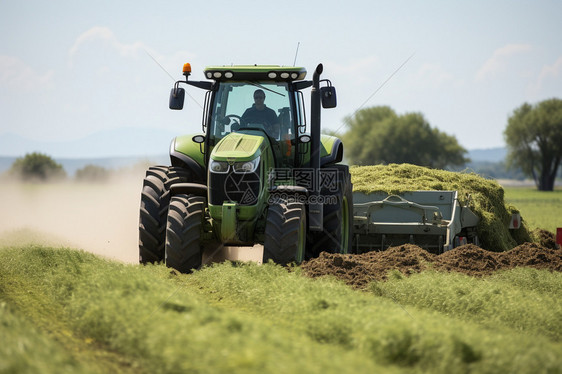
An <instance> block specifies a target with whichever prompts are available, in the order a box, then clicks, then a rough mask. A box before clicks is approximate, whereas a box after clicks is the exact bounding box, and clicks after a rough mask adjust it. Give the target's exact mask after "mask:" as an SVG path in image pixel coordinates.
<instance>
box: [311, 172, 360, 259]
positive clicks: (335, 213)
mask: <svg viewBox="0 0 562 374" xmlns="http://www.w3.org/2000/svg"><path fill="white" fill-rule="evenodd" d="M327 169H334V170H337V191H335V192H330V191H329V190H328V189H323V190H322V191H321V196H323V197H324V198H326V199H327V200H328V199H333V200H335V204H334V203H326V204H324V207H323V210H324V215H323V217H324V218H323V219H324V227H323V230H322V231H319V232H310V233H309V235H308V239H309V240H308V251H307V253H308V255H309V256H311V257H317V256H318V255H319V254H320V252H329V253H352V247H353V246H352V244H353V185H352V183H351V175H350V174H349V167H348V166H347V165H330V166H329V167H327Z"/></svg>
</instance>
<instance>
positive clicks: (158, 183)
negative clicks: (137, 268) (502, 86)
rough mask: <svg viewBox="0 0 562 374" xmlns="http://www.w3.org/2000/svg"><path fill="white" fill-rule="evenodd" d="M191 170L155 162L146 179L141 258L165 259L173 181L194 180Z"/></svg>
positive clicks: (142, 195)
mask: <svg viewBox="0 0 562 374" xmlns="http://www.w3.org/2000/svg"><path fill="white" fill-rule="evenodd" d="M190 181H191V173H190V172H189V170H186V169H182V168H178V167H168V166H152V167H150V168H149V169H148V170H147V171H146V176H145V178H144V181H143V187H142V193H141V204H140V217H139V262H140V263H141V264H146V263H155V262H160V261H164V241H165V239H166V218H167V216H168V206H169V204H170V185H172V184H173V183H180V182H190Z"/></svg>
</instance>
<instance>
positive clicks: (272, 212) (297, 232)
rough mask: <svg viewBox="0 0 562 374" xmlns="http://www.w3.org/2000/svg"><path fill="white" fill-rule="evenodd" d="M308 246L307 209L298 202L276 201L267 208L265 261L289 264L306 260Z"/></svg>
mask: <svg viewBox="0 0 562 374" xmlns="http://www.w3.org/2000/svg"><path fill="white" fill-rule="evenodd" d="M305 248H306V209H305V206H304V204H302V203H296V202H286V201H281V202H276V203H273V204H271V205H270V206H269V208H268V210H267V221H266V224H265V240H264V244H263V262H264V263H267V262H268V261H269V260H273V262H275V263H278V264H281V265H287V264H290V263H292V262H295V263H297V264H298V263H301V262H302V261H303V260H304V252H305Z"/></svg>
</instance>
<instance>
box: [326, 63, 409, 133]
mask: <svg viewBox="0 0 562 374" xmlns="http://www.w3.org/2000/svg"><path fill="white" fill-rule="evenodd" d="M415 54H416V52H414V53H412V54H411V55H410V57H408V58H407V59H406V60H405V61H404V62H403V63H402V65H400V66H399V67H398V68H397V69H396V70H394V72H392V74H390V76H389V77H388V78H387V79H386V80H385V81H384V82H382V84H381V85H380V86H379V87H378V88H377V89H376V90H375V92H373V93H372V94H371V96H369V98H368V99H367V100H365V101H364V102H363V104H361V105H360V106H359V107H358V108H357V109H356V110H355V112H353V114H352V115H351V116H349V118H353V117H354V116H355V114H357V112H358V111H360V110H361V108H363V107H364V106H365V104H367V103H368V102H369V100H371V99H372V98H373V96H375V94H376V93H377V92H379V91H380V90H381V88H383V87H384V85H385V84H386V83H387V82H388V81H389V80H391V79H392V77H393V76H394V75H395V74H396V73H398V72H399V71H400V69H402V68H403V67H404V65H406V64H407V63H408V61H410V59H411V58H412V57H414V55H415ZM344 125H345V123H342V124H341V126H340V127H338V128H337V130H336V131H334V132H336V133H337V132H338V131H340V129H341V128H342V127H343V126H344Z"/></svg>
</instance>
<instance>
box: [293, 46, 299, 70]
mask: <svg viewBox="0 0 562 374" xmlns="http://www.w3.org/2000/svg"><path fill="white" fill-rule="evenodd" d="M300 45H301V42H297V51H296V52H295V60H294V61H293V66H295V65H296V64H297V56H298V55H299V47H300Z"/></svg>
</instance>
